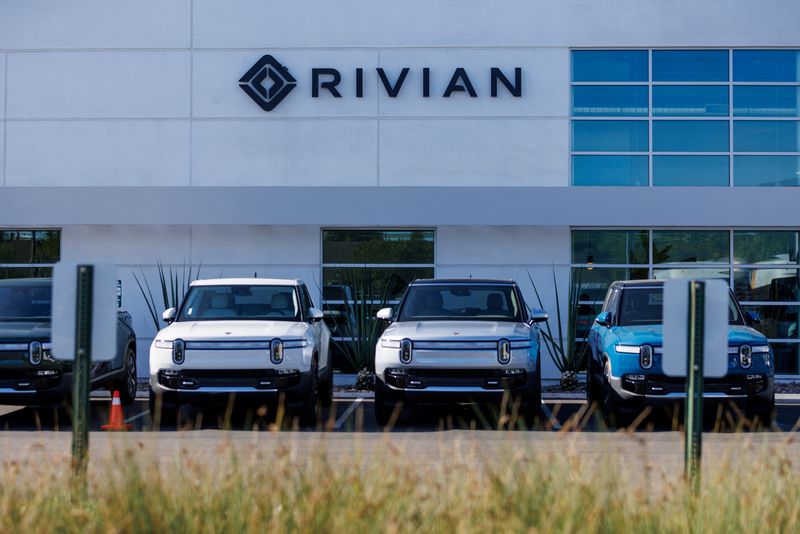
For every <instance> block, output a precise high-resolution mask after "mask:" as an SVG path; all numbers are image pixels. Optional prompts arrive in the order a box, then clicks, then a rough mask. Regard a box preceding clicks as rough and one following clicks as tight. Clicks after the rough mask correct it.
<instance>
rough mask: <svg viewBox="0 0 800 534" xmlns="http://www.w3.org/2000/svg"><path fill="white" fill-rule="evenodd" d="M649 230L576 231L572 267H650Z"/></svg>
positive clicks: (574, 232) (573, 235)
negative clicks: (596, 264)
mask: <svg viewBox="0 0 800 534" xmlns="http://www.w3.org/2000/svg"><path fill="white" fill-rule="evenodd" d="M649 239H650V237H649V235H648V232H647V230H573V231H572V263H600V264H602V263H612V264H613V263H616V264H620V263H622V264H630V263H647V261H648V252H647V249H648V244H649Z"/></svg>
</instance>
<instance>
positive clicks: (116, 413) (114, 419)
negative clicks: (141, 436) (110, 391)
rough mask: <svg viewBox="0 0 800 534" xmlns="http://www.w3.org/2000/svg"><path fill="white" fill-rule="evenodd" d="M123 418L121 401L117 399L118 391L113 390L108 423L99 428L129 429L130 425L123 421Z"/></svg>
mask: <svg viewBox="0 0 800 534" xmlns="http://www.w3.org/2000/svg"><path fill="white" fill-rule="evenodd" d="M124 418H125V416H124V415H123V414H122V402H120V400H119V391H114V399H113V400H112V401H111V417H109V421H108V424H107V425H103V426H101V427H100V428H101V429H102V430H123V431H124V430H130V429H131V428H132V427H131V425H128V424H126V423H125V419H124Z"/></svg>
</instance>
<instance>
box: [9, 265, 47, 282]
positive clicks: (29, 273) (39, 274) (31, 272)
mask: <svg viewBox="0 0 800 534" xmlns="http://www.w3.org/2000/svg"><path fill="white" fill-rule="evenodd" d="M52 276H53V268H52V267H0V280H3V279H6V278H50V277H52Z"/></svg>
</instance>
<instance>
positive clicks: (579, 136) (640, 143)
mask: <svg viewBox="0 0 800 534" xmlns="http://www.w3.org/2000/svg"><path fill="white" fill-rule="evenodd" d="M647 135H648V134H647V121H572V150H574V151H577V152H647V150H648V143H647Z"/></svg>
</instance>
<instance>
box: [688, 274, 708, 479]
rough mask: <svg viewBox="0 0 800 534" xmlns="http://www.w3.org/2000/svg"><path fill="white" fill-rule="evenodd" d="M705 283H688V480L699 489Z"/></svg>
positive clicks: (701, 451) (701, 452) (701, 446)
mask: <svg viewBox="0 0 800 534" xmlns="http://www.w3.org/2000/svg"><path fill="white" fill-rule="evenodd" d="M704 318H705V283H704V282H690V283H689V352H688V358H689V361H688V362H687V366H686V454H685V465H686V478H687V480H688V481H689V482H690V483H691V484H693V486H694V489H695V491H697V490H699V488H700V469H701V466H700V462H701V459H702V456H703V340H704V337H705V333H704V331H703V329H704Z"/></svg>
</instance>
